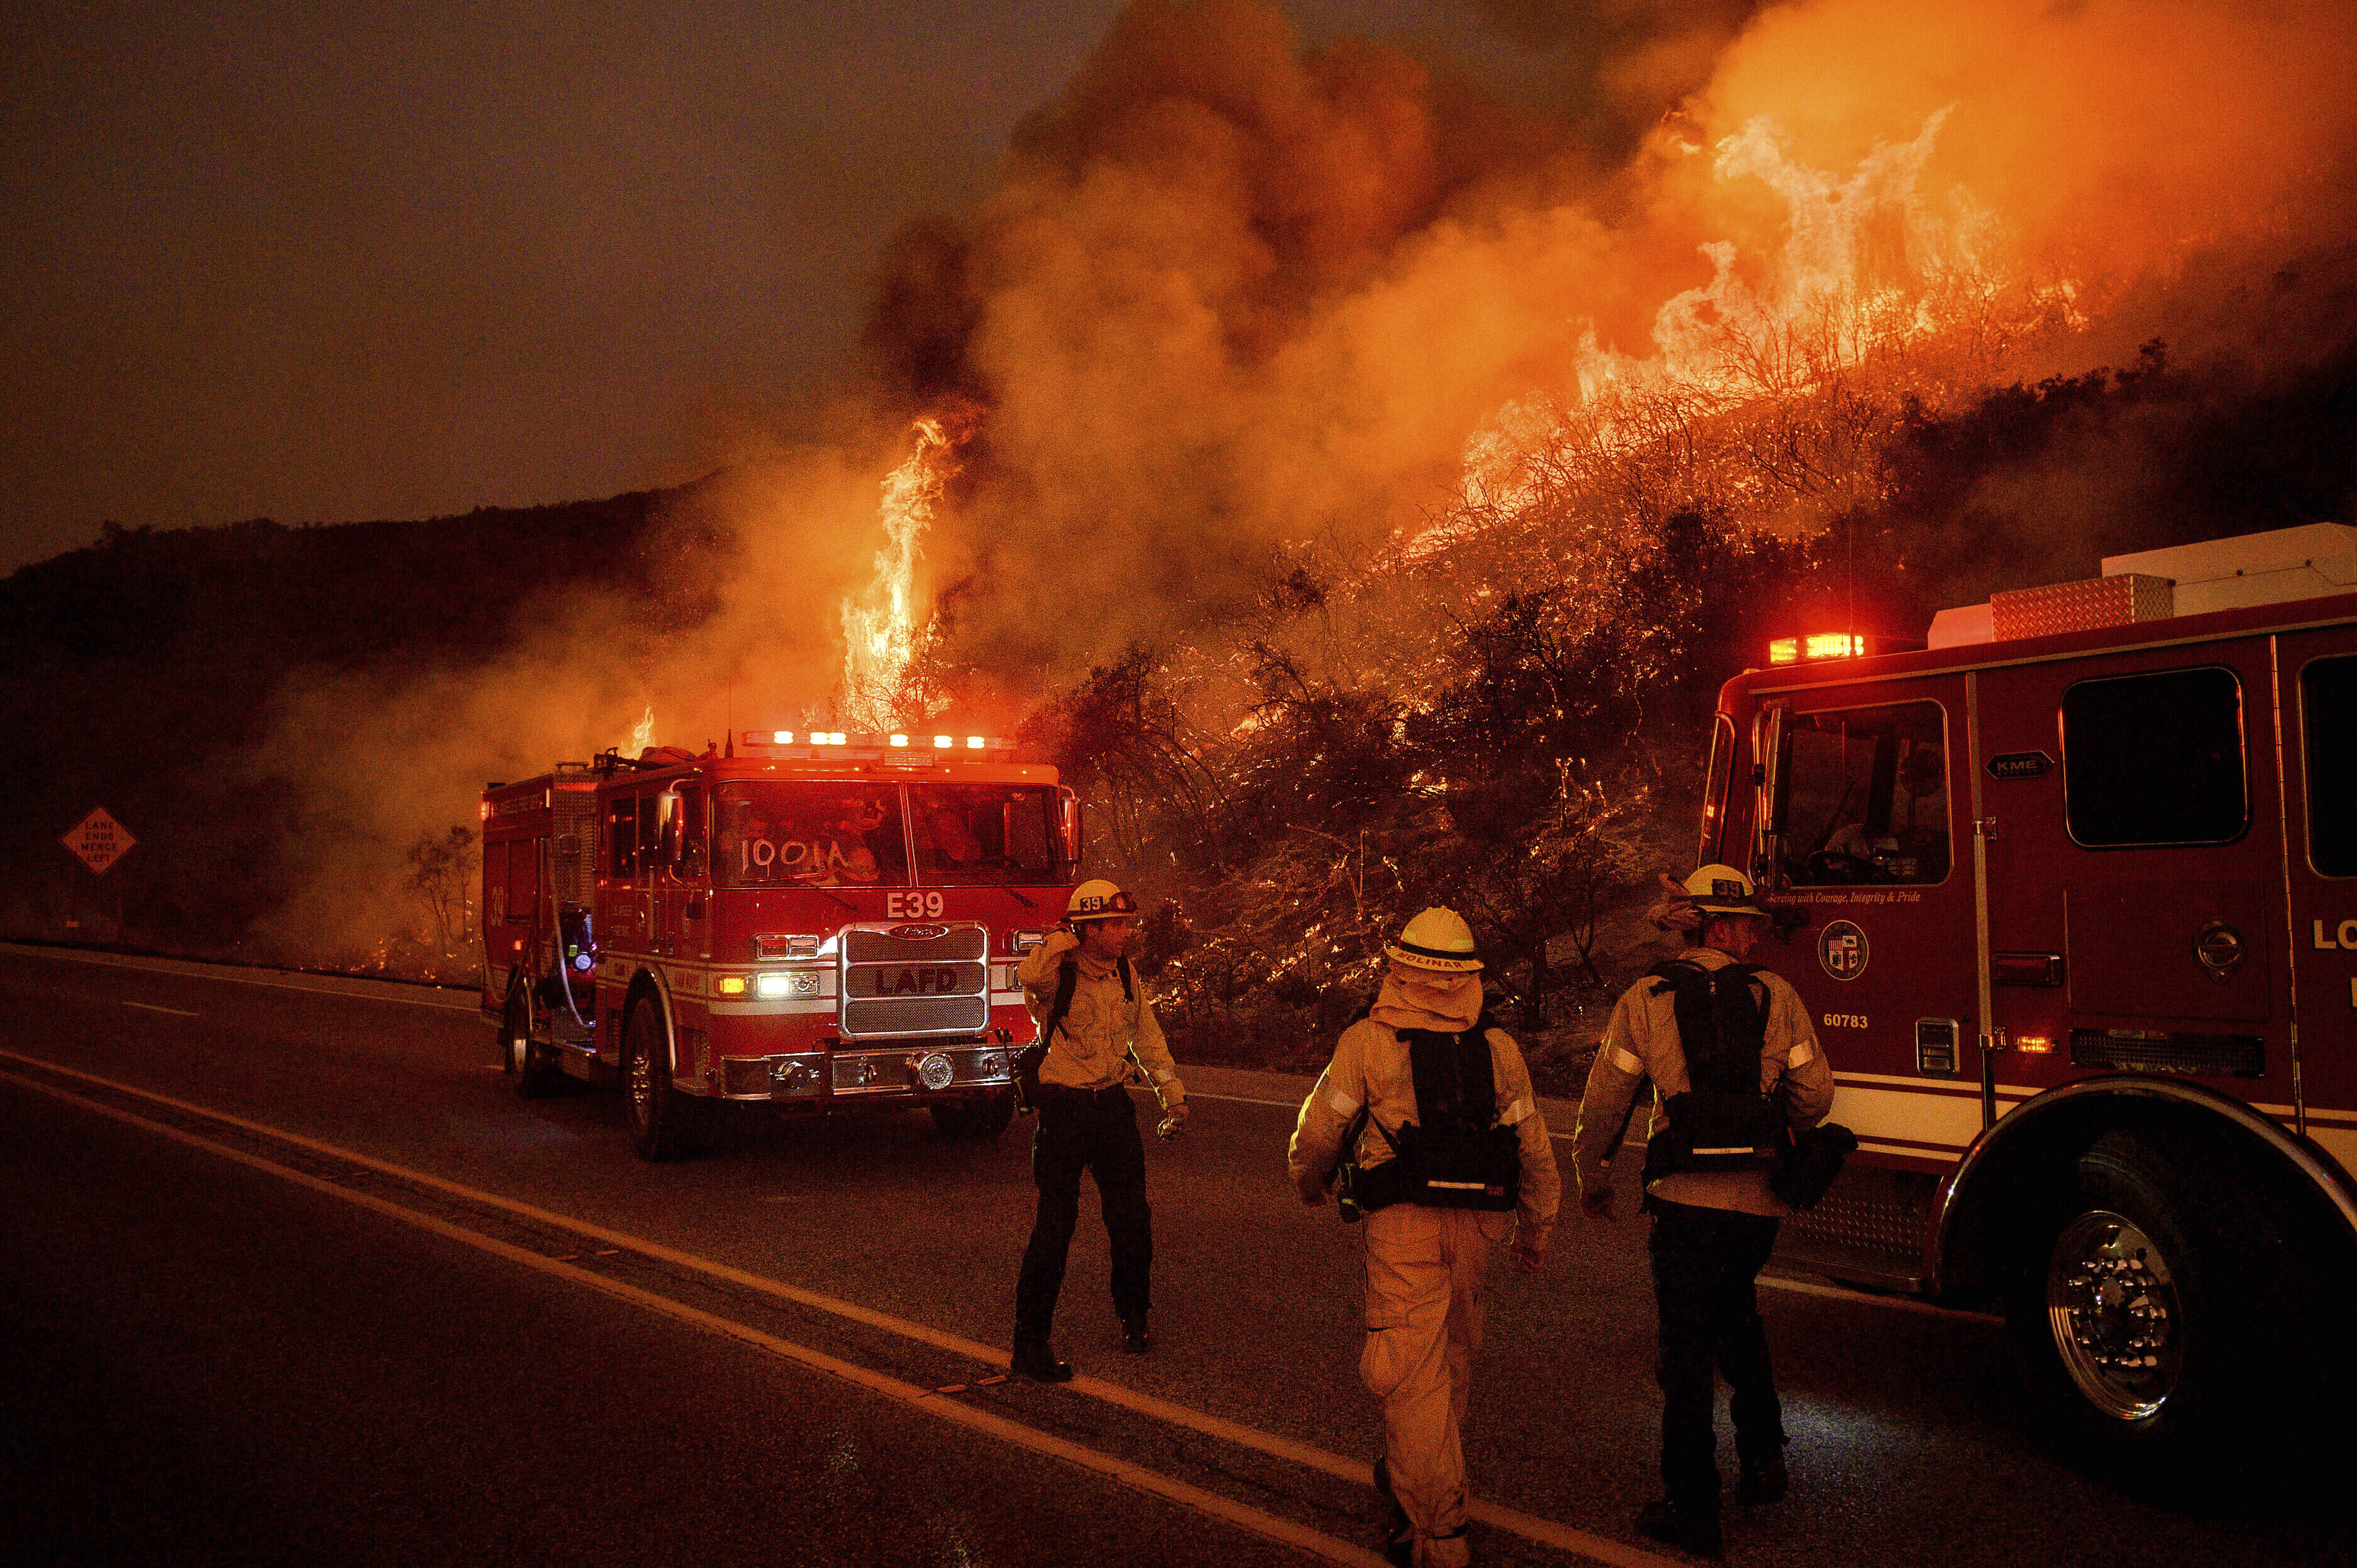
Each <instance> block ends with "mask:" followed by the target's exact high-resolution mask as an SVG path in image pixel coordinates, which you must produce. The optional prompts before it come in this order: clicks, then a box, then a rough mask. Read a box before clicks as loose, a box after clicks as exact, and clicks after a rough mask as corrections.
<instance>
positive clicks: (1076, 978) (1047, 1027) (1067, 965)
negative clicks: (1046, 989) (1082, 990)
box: [1039, 959, 1129, 1050]
mask: <svg viewBox="0 0 2357 1568" xmlns="http://www.w3.org/2000/svg"><path fill="white" fill-rule="evenodd" d="M1127 964H1128V961H1127V960H1126V959H1125V960H1123V966H1124V967H1123V971H1122V979H1123V982H1124V986H1123V989H1124V990H1126V989H1127V988H1128V987H1127V981H1128V978H1129V973H1128V968H1127ZM1080 983H1081V967H1080V965H1078V964H1076V963H1074V962H1073V961H1071V959H1066V960H1065V961H1063V962H1062V963H1060V964H1059V965H1058V966H1057V967H1056V1001H1055V1004H1054V1005H1052V1006H1050V1007H1049V1009H1048V1021H1047V1022H1046V1023H1045V1024H1042V1025H1041V1026H1039V1047H1040V1048H1041V1049H1042V1050H1045V1049H1046V1048H1047V1047H1049V1046H1051V1045H1054V1044H1055V1040H1054V1039H1053V1038H1052V1036H1054V1035H1055V1033H1056V1031H1057V1029H1058V1028H1060V1026H1062V1024H1063V1022H1064V1015H1066V1014H1067V1013H1070V1012H1071V1010H1072V993H1073V991H1074V990H1075V989H1077V988H1078V987H1079V985H1080Z"/></svg>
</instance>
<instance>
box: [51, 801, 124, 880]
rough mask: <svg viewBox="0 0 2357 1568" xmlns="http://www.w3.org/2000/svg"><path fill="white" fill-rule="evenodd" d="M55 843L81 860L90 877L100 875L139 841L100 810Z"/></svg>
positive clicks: (102, 809)
mask: <svg viewBox="0 0 2357 1568" xmlns="http://www.w3.org/2000/svg"><path fill="white" fill-rule="evenodd" d="M58 842H59V843H62V844H64V845H65V846H66V847H67V848H68V849H70V850H71V851H73V852H74V854H78V855H80V856H81V863H82V864H83V865H87V866H89V867H90V868H91V871H92V872H93V873H96V874H99V875H104V873H105V871H106V868H107V867H108V866H110V865H113V864H114V863H115V862H116V861H118V860H120V859H122V858H123V852H124V851H125V850H127V849H129V848H130V847H131V846H132V845H133V844H135V843H138V842H139V841H138V840H137V839H135V838H133V837H132V836H131V834H130V832H129V831H128V830H127V829H125V828H124V825H123V824H122V823H121V822H116V821H115V820H114V819H113V817H111V816H109V815H108V814H107V811H106V808H105V807H103V806H101V807H99V808H98V809H97V810H96V811H92V812H91V814H90V815H88V816H87V817H84V818H83V819H82V820H81V822H78V823H76V824H75V825H74V827H73V829H72V830H71V831H70V832H67V833H66V835H65V836H64V837H63V838H61V839H59V841H58Z"/></svg>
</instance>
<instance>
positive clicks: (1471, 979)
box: [1286, 908, 1561, 1568]
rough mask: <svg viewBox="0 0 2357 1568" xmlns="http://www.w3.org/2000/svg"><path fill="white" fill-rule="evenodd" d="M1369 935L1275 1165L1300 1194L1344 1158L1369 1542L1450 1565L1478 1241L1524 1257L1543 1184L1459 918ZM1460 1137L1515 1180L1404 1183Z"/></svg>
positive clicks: (1319, 1184) (1461, 1513) (1544, 1216)
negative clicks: (1342, 1020) (1370, 1442)
mask: <svg viewBox="0 0 2357 1568" xmlns="http://www.w3.org/2000/svg"><path fill="white" fill-rule="evenodd" d="M1383 952H1384V954H1385V956H1386V957H1387V958H1389V959H1390V961H1391V962H1390V967H1389V969H1388V971H1387V972H1385V974H1384V977H1383V984H1382V986H1381V988H1380V989H1379V990H1378V991H1377V993H1376V995H1375V1001H1374V1004H1373V1005H1372V1007H1371V1008H1370V1009H1369V1011H1368V1014H1367V1015H1366V1016H1365V1017H1363V1018H1361V1019H1360V1020H1359V1021H1358V1022H1357V1023H1354V1024H1352V1025H1351V1026H1350V1027H1349V1028H1348V1029H1345V1030H1344V1031H1343V1032H1342V1037H1341V1039H1340V1041H1338V1042H1337V1043H1336V1045H1335V1047H1334V1058H1333V1060H1332V1061H1330V1062H1329V1063H1328V1064H1327V1067H1326V1070H1325V1072H1324V1074H1323V1075H1321V1076H1320V1077H1319V1079H1318V1083H1317V1086H1316V1087H1315V1088H1314V1089H1312V1090H1310V1093H1309V1098H1308V1099H1307V1100H1306V1101H1303V1102H1302V1105H1301V1114H1300V1118H1299V1120H1298V1121H1297V1123H1296V1124H1295V1127H1294V1132H1293V1144H1292V1148H1291V1150H1290V1153H1289V1155H1288V1157H1287V1161H1286V1165H1287V1169H1288V1172H1289V1174H1290V1175H1291V1176H1292V1177H1293V1181H1294V1185H1295V1186H1296V1187H1297V1188H1298V1189H1299V1191H1300V1194H1301V1200H1302V1201H1303V1202H1304V1203H1306V1204H1308V1205H1310V1206H1311V1207H1312V1208H1315V1207H1317V1206H1318V1205H1319V1204H1322V1203H1324V1202H1325V1201H1326V1195H1327V1187H1328V1184H1329V1181H1330V1180H1331V1179H1332V1178H1333V1176H1334V1174H1335V1168H1336V1165H1337V1164H1338V1163H1340V1162H1342V1161H1346V1160H1347V1161H1350V1162H1351V1164H1352V1165H1353V1167H1354V1173H1353V1176H1352V1182H1351V1189H1350V1194H1349V1195H1346V1196H1352V1195H1354V1196H1355V1197H1356V1199H1357V1200H1358V1201H1359V1202H1360V1203H1361V1205H1362V1206H1363V1207H1364V1208H1366V1209H1367V1210H1368V1213H1367V1220H1366V1224H1367V1230H1366V1235H1367V1316H1366V1322H1367V1337H1366V1343H1365V1345H1364V1347H1363V1348H1362V1349H1361V1354H1360V1359H1359V1375H1360V1377H1361V1379H1362V1380H1364V1381H1365V1383H1366V1385H1367V1388H1368V1389H1369V1391H1372V1393H1373V1394H1374V1396H1375V1397H1376V1398H1377V1399H1379V1400H1381V1401H1383V1454H1382V1455H1381V1456H1380V1457H1378V1458H1377V1459H1376V1461H1375V1485H1376V1487H1378V1488H1379V1489H1381V1490H1382V1491H1383V1493H1384V1494H1385V1495H1386V1496H1387V1497H1388V1498H1390V1501H1391V1514H1390V1519H1389V1521H1388V1524H1387V1526H1386V1539H1385V1541H1384V1554H1385V1556H1386V1557H1387V1558H1388V1559H1389V1560H1390V1561H1391V1562H1393V1563H1398V1564H1402V1565H1403V1568H1405V1565H1407V1564H1411V1563H1415V1564H1441V1565H1447V1568H1454V1565H1456V1564H1459V1563H1468V1562H1469V1561H1471V1553H1470V1552H1469V1549H1468V1547H1467V1545H1466V1541H1465V1527H1466V1514H1467V1509H1468V1508H1469V1504H1470V1499H1469V1496H1468V1494H1467V1489H1466V1479H1465V1455H1464V1450H1463V1448H1462V1447H1461V1446H1460V1444H1459V1439H1458V1434H1459V1431H1460V1429H1461V1428H1462V1426H1463V1424H1464V1421H1465V1407H1466V1401H1467V1399H1468V1397H1469V1394H1470V1393H1471V1390H1472V1371H1473V1352H1474V1351H1475V1350H1476V1349H1478V1348H1480V1343H1481V1311H1482V1308H1481V1287H1482V1283H1483V1280H1484V1279H1485V1277H1486V1276H1487V1274H1488V1272H1489V1264H1490V1257H1489V1250H1490V1248H1491V1245H1492V1244H1494V1243H1497V1242H1501V1241H1503V1242H1506V1243H1507V1244H1508V1249H1509V1255H1510V1257H1511V1258H1512V1262H1513V1265H1514V1267H1515V1268H1517V1269H1519V1270H1521V1271H1522V1272H1523V1273H1536V1272H1537V1271H1538V1269H1539V1268H1540V1266H1541V1264H1542V1262H1543V1261H1544V1257H1545V1252H1546V1242H1547V1234H1548V1232H1549V1231H1550V1230H1553V1229H1554V1227H1555V1202H1556V1198H1557V1196H1558V1194H1559V1192H1560V1190H1561V1184H1560V1182H1559V1180H1558V1178H1557V1177H1556V1175H1555V1145H1554V1144H1552V1143H1551V1142H1550V1141H1549V1140H1548V1137H1547V1130H1546V1122H1545V1119H1544V1118H1543V1117H1542V1116H1541V1115H1540V1114H1539V1111H1538V1101H1537V1100H1536V1098H1535V1097H1534V1094H1533V1092H1532V1090H1531V1078H1530V1071H1529V1069H1527V1068H1526V1067H1525V1066H1524V1065H1523V1053H1522V1050H1521V1048H1520V1047H1517V1046H1516V1045H1515V1044H1514V1041H1513V1038H1512V1036H1510V1035H1508V1034H1507V1033H1506V1032H1505V1031H1504V1030H1503V1029H1501V1028H1498V1027H1497V1026H1495V1024H1494V1023H1493V1022H1492V1021H1491V1018H1490V1016H1489V1014H1488V1012H1487V1010H1486V1009H1485V1008H1484V1006H1483V1000H1482V994H1481V978H1480V976H1481V958H1480V953H1479V952H1478V951H1477V950H1475V947H1474V943H1473V933H1472V931H1471V930H1470V929H1469V928H1468V927H1467V926H1466V924H1465V922H1464V920H1463V919H1461V918H1458V915H1457V913H1456V912H1455V911H1454V910H1450V909H1441V908H1435V909H1426V910H1425V911H1424V912H1423V913H1422V914H1420V915H1418V916H1416V917H1415V919H1413V920H1410V921H1409V922H1408V923H1407V927H1406V929H1405V930H1404V931H1403V932H1402V933H1401V935H1400V940H1398V942H1396V943H1394V944H1390V945H1387V946H1385V948H1384V949H1383ZM1469 1053H1471V1054H1469ZM1427 1091H1428V1092H1427ZM1460 1095H1461V1096H1462V1098H1458V1096H1460ZM1469 1143H1470V1144H1475V1145H1476V1146H1478V1147H1480V1148H1481V1149H1483V1150H1485V1151H1488V1152H1489V1153H1488V1155H1487V1157H1494V1158H1501V1159H1502V1160H1503V1161H1504V1162H1506V1165H1507V1167H1508V1168H1509V1169H1511V1170H1512V1171H1513V1174H1514V1177H1515V1178H1516V1179H1518V1180H1519V1192H1518V1193H1517V1192H1516V1191H1515V1190H1514V1187H1513V1185H1512V1181H1509V1182H1508V1183H1507V1184H1506V1185H1504V1186H1499V1185H1496V1180H1497V1178H1496V1174H1495V1167H1491V1168H1490V1169H1484V1170H1480V1171H1474V1172H1466V1171H1459V1172H1458V1173H1457V1174H1456V1175H1455V1176H1440V1177H1439V1178H1438V1179H1440V1180H1442V1181H1444V1182H1449V1183H1452V1184H1453V1185H1450V1186H1448V1187H1428V1186H1424V1185H1421V1184H1420V1183H1419V1184H1418V1185H1415V1186H1414V1187H1410V1185H1409V1179H1408V1178H1410V1177H1414V1176H1430V1175H1431V1174H1432V1173H1431V1172H1430V1171H1429V1170H1423V1169H1420V1167H1422V1166H1424V1165H1426V1162H1427V1161H1429V1160H1431V1159H1432V1158H1433V1157H1434V1155H1435V1153H1436V1152H1437V1151H1438V1150H1442V1149H1452V1148H1453V1149H1458V1150H1461V1149H1463V1148H1464V1147H1465V1145H1466V1144H1469ZM1346 1145H1348V1146H1346ZM1403 1151H1414V1153H1406V1152H1403ZM1474 1193H1480V1194H1481V1197H1479V1198H1476V1197H1472V1196H1471V1195H1472V1194H1474ZM1444 1202H1445V1203H1447V1204H1448V1205H1451V1206H1448V1207H1444V1206H1443V1203H1444ZM1459 1202H1468V1203H1470V1202H1479V1203H1480V1207H1478V1208H1474V1207H1464V1208H1459V1207H1454V1206H1453V1205H1454V1204H1456V1203H1459ZM1349 1212H1350V1211H1349V1210H1345V1214H1346V1216H1347V1215H1348V1213H1349Z"/></svg>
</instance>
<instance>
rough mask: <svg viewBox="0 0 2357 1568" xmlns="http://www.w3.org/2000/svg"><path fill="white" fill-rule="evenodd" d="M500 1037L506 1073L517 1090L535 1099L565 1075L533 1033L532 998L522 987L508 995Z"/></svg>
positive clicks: (547, 1048) (524, 1095) (552, 1054)
mask: <svg viewBox="0 0 2357 1568" xmlns="http://www.w3.org/2000/svg"><path fill="white" fill-rule="evenodd" d="M500 1041H501V1043H502V1044H503V1045H504V1046H505V1047H506V1051H507V1063H506V1065H507V1070H508V1076H509V1077H510V1078H512V1079H515V1087H516V1092H517V1093H518V1094H520V1095H522V1096H523V1098H525V1099H526V1100H538V1099H539V1098H541V1097H542V1096H543V1095H544V1094H548V1093H551V1092H552V1091H554V1090H555V1088H556V1086H557V1084H558V1082H559V1080H561V1079H563V1078H564V1076H565V1075H564V1073H563V1071H562V1070H561V1069H559V1068H558V1067H557V1065H556V1062H555V1059H554V1053H553V1052H551V1051H550V1049H549V1047H546V1046H544V1045H543V1044H542V1043H541V1042H540V1041H538V1040H535V1039H533V1037H532V999H531V998H530V997H529V996H527V995H525V994H524V993H523V992H522V991H521V990H518V991H516V992H515V993H512V994H511V995H510V996H509V997H508V1011H507V1016H506V1017H505V1019H503V1020H502V1021H501V1023H500Z"/></svg>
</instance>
